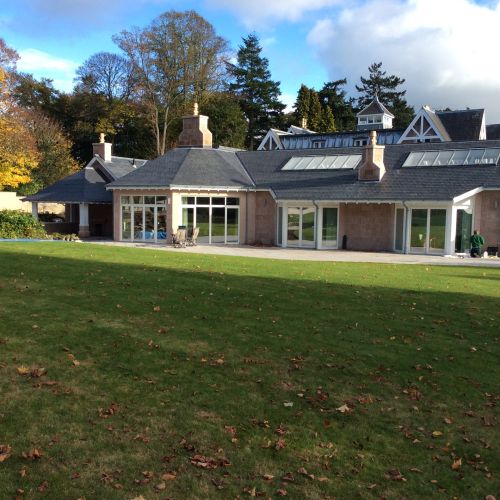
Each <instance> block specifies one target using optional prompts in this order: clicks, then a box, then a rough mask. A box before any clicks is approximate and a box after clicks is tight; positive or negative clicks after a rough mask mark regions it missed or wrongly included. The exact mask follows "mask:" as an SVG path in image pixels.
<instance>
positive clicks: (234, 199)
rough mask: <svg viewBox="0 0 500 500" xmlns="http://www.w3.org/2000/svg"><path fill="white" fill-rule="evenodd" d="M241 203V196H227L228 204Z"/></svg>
mask: <svg viewBox="0 0 500 500" xmlns="http://www.w3.org/2000/svg"><path fill="white" fill-rule="evenodd" d="M239 204H240V199H239V198H226V205H239Z"/></svg>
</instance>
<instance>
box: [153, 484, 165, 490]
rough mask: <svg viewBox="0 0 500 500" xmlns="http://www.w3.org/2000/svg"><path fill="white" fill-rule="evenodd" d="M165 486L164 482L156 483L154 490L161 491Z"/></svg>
mask: <svg viewBox="0 0 500 500" xmlns="http://www.w3.org/2000/svg"><path fill="white" fill-rule="evenodd" d="M166 488H167V485H166V484H165V483H158V484H157V485H156V486H155V490H158V491H163V490H165V489H166Z"/></svg>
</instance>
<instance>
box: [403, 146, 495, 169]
mask: <svg viewBox="0 0 500 500" xmlns="http://www.w3.org/2000/svg"><path fill="white" fill-rule="evenodd" d="M499 159H500V148H474V149H447V150H443V151H418V152H417V151H415V152H413V153H410V154H409V155H408V157H407V158H406V160H405V162H404V163H403V167H417V166H418V167H423V166H431V165H433V166H453V165H497V163H498V161H499Z"/></svg>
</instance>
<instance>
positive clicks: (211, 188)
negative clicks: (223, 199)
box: [170, 185, 268, 191]
mask: <svg viewBox="0 0 500 500" xmlns="http://www.w3.org/2000/svg"><path fill="white" fill-rule="evenodd" d="M170 189H172V190H175V191H268V189H261V190H259V189H253V188H245V187H237V186H192V185H191V186H182V185H171V186H170Z"/></svg>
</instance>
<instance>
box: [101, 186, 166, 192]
mask: <svg viewBox="0 0 500 500" xmlns="http://www.w3.org/2000/svg"><path fill="white" fill-rule="evenodd" d="M115 189H116V190H117V191H124V190H126V191H159V190H161V191H164V190H165V189H170V186H164V187H147V186H106V191H113V190H115Z"/></svg>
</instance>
